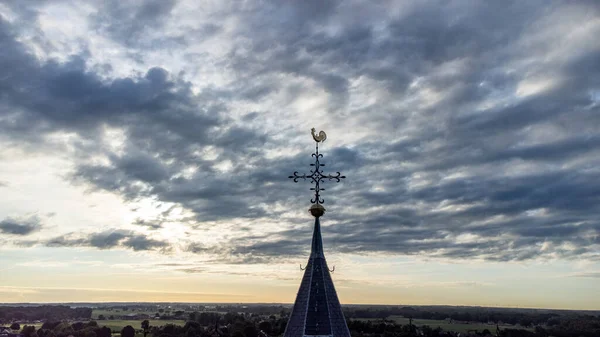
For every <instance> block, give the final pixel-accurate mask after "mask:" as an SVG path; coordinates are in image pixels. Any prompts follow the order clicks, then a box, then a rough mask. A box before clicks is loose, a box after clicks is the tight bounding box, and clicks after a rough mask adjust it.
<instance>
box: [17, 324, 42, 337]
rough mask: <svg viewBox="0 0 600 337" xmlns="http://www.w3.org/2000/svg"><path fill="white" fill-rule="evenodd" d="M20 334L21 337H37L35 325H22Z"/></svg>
mask: <svg viewBox="0 0 600 337" xmlns="http://www.w3.org/2000/svg"><path fill="white" fill-rule="evenodd" d="M21 335H23V337H38V335H37V332H36V331H35V326H33V325H24V326H23V330H21Z"/></svg>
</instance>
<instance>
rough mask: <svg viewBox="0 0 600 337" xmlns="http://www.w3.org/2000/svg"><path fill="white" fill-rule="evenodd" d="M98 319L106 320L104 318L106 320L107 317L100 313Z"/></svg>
mask: <svg viewBox="0 0 600 337" xmlns="http://www.w3.org/2000/svg"><path fill="white" fill-rule="evenodd" d="M98 320H99V321H104V320H106V317H105V316H104V315H98Z"/></svg>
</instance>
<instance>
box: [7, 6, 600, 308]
mask: <svg viewBox="0 0 600 337" xmlns="http://www.w3.org/2000/svg"><path fill="white" fill-rule="evenodd" d="M598 36H600V3H598V2H597V1H545V0H544V1H536V0H531V1H481V2H480V1H428V0H419V1H355V0H347V1H343V2H342V1H340V2H338V1H320V0H319V1H317V0H307V1H292V0H287V1H267V0H264V1H251V0H247V1H231V2H229V1H221V0H219V1H191V0H190V1H183V0H182V1H174V0H148V1H134V0H132V1H117V0H106V1H76V0H53V1H41V0H40V1H36V0H4V1H2V2H0V266H1V267H0V299H1V301H2V302H90V301H184V302H277V303H280V302H281V303H291V302H293V301H294V299H295V295H296V293H297V291H298V287H299V283H300V279H301V277H302V271H301V270H300V265H304V264H305V263H306V261H307V259H308V252H309V249H310V239H311V233H312V225H313V218H312V217H311V216H310V214H308V212H307V209H308V207H309V206H310V199H311V191H310V190H309V188H310V184H309V183H308V182H302V181H300V182H298V183H297V184H295V183H293V182H292V181H291V180H290V179H288V176H289V175H291V174H292V173H293V172H294V171H299V172H300V173H303V172H308V171H309V169H310V166H309V164H310V163H311V162H312V157H311V153H312V152H313V151H314V141H313V140H312V137H311V135H310V130H311V128H313V127H314V128H316V129H317V131H320V130H324V131H325V132H327V136H328V138H327V140H326V141H325V142H324V143H323V144H322V146H321V147H320V151H321V153H323V154H324V158H323V160H322V163H325V165H326V166H325V167H324V170H325V172H326V173H328V172H332V173H334V172H337V171H340V172H342V174H344V175H346V177H347V178H346V179H345V181H343V182H340V183H333V182H325V183H324V184H323V186H322V187H324V188H325V189H326V191H325V192H323V194H322V196H323V198H324V199H325V203H324V206H325V207H326V208H327V212H326V214H325V215H324V216H323V218H322V219H321V224H322V232H323V241H324V247H325V254H326V256H327V259H328V264H329V266H330V267H333V266H335V267H336V268H335V272H334V273H333V275H332V276H333V279H334V282H335V285H336V289H337V291H338V295H339V297H340V300H341V302H342V303H343V304H352V303H367V304H413V305H420V304H448V305H481V306H503V307H536V308H567V309H600V235H599V233H600V147H599V145H600V43H598V40H597V37H598Z"/></svg>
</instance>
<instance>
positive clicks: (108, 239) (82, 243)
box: [20, 229, 170, 252]
mask: <svg viewBox="0 0 600 337" xmlns="http://www.w3.org/2000/svg"><path fill="white" fill-rule="evenodd" d="M36 244H41V245H45V246H47V247H91V248H97V249H111V248H125V249H132V250H134V251H149V250H161V251H164V252H166V251H168V250H169V249H170V246H169V243H168V242H166V241H161V240H156V239H152V238H150V237H148V236H146V235H144V234H141V233H136V232H132V231H126V230H120V229H110V230H106V231H103V232H98V233H91V234H87V235H83V236H82V235H77V234H75V233H70V234H67V235H63V236H58V237H55V238H51V239H48V240H42V241H37V242H20V245H21V246H27V245H29V246H32V245H36Z"/></svg>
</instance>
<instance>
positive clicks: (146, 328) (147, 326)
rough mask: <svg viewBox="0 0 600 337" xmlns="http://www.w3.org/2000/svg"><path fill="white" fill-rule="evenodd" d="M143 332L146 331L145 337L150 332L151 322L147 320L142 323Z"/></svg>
mask: <svg viewBox="0 0 600 337" xmlns="http://www.w3.org/2000/svg"><path fill="white" fill-rule="evenodd" d="M142 330H143V331H144V337H146V335H148V332H150V322H149V321H148V320H147V319H145V320H143V321H142Z"/></svg>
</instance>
